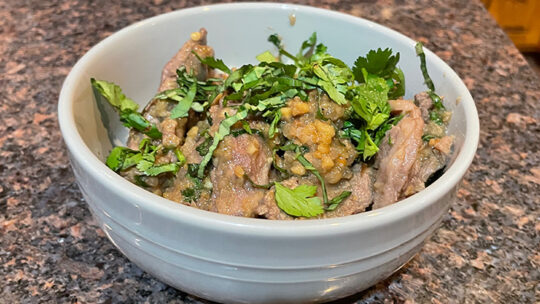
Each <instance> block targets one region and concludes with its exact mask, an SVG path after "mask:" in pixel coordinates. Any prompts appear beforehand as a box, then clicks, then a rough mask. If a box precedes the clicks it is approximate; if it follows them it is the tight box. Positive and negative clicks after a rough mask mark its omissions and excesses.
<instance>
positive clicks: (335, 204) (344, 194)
mask: <svg viewBox="0 0 540 304" xmlns="http://www.w3.org/2000/svg"><path fill="white" fill-rule="evenodd" d="M351 194H352V192H351V191H343V192H341V194H340V195H338V196H336V197H334V198H333V199H331V200H330V201H329V202H328V207H326V208H325V209H326V210H327V211H332V210H335V209H336V208H337V207H338V206H339V204H340V203H341V202H343V201H344V200H345V199H347V198H348V197H349V196H351Z"/></svg>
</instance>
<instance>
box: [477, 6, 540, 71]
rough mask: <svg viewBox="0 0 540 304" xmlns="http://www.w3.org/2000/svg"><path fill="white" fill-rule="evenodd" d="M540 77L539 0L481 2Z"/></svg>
mask: <svg viewBox="0 0 540 304" xmlns="http://www.w3.org/2000/svg"><path fill="white" fill-rule="evenodd" d="M482 2H484V5H485V6H486V8H487V10H488V11H489V12H490V13H491V15H492V16H493V17H494V18H495V20H497V23H499V25H500V26H501V27H502V28H503V29H504V31H505V32H506V33H507V34H508V36H509V37H510V39H512V41H513V42H514V44H515V45H516V46H517V48H518V49H519V50H520V51H521V52H522V53H523V55H524V56H525V59H527V61H528V62H529V64H530V65H531V67H532V68H533V69H534V70H535V71H536V73H537V74H538V75H539V76H540V0H482Z"/></svg>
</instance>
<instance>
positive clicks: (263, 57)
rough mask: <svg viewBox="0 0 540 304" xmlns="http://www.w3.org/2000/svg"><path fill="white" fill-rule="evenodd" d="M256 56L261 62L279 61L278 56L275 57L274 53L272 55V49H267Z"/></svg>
mask: <svg viewBox="0 0 540 304" xmlns="http://www.w3.org/2000/svg"><path fill="white" fill-rule="evenodd" d="M256 58H257V60H259V61H260V62H267V63H270V62H276V61H277V58H276V57H274V55H272V53H270V51H266V52H264V53H261V54H259V55H257V57H256Z"/></svg>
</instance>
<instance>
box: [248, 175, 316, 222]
mask: <svg viewBox="0 0 540 304" xmlns="http://www.w3.org/2000/svg"><path fill="white" fill-rule="evenodd" d="M300 179H301V178H300V177H297V176H293V177H291V178H289V179H286V180H284V181H282V182H281V184H282V185H283V186H285V187H287V188H291V189H294V188H296V187H298V186H299V185H300V184H301V183H303V184H307V183H306V182H305V181H300ZM275 194H276V190H275V188H274V187H272V188H271V189H270V190H268V191H267V192H266V195H265V196H264V200H263V201H262V202H261V203H260V204H259V206H257V214H258V215H259V216H262V217H264V218H266V219H269V220H294V217H292V216H290V215H288V214H287V213H285V212H284V211H283V210H281V209H280V208H279V207H278V205H277V203H276V197H275Z"/></svg>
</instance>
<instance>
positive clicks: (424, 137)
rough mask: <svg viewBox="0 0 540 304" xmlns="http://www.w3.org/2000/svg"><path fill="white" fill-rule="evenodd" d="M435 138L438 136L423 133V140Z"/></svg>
mask: <svg viewBox="0 0 540 304" xmlns="http://www.w3.org/2000/svg"><path fill="white" fill-rule="evenodd" d="M434 138H437V136H435V135H431V134H424V135H422V140H423V141H425V142H429V141H430V140H432V139H434Z"/></svg>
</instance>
